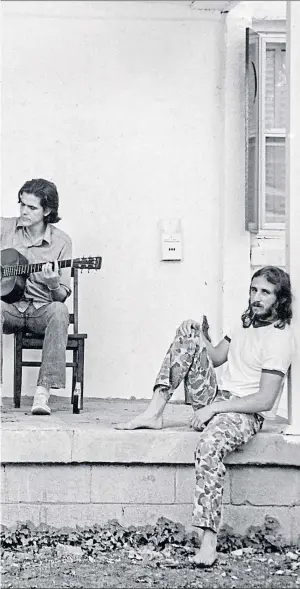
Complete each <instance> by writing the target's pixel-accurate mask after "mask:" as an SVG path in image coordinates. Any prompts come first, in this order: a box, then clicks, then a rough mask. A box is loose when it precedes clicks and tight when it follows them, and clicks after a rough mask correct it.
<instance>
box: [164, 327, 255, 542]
mask: <svg viewBox="0 0 300 589" xmlns="http://www.w3.org/2000/svg"><path fill="white" fill-rule="evenodd" d="M182 380H183V381H184V388H185V393H186V396H187V398H188V399H189V400H190V402H191V404H192V407H193V409H194V410H195V411H196V410H197V409H199V408H201V407H203V406H205V405H208V404H209V403H212V402H213V401H218V400H223V399H230V398H231V397H232V396H233V395H232V393H230V392H229V391H220V390H218V387H217V379H216V374H215V370H214V367H213V364H212V361H211V359H210V358H209V356H208V353H207V349H206V345H205V340H204V339H203V337H202V334H201V331H196V330H193V333H192V335H191V336H190V337H184V336H178V335H176V337H175V339H174V340H173V342H172V344H171V346H170V347H169V349H168V351H167V354H166V356H165V358H164V361H163V363H162V366H161V369H160V371H159V373H158V376H157V379H156V381H155V386H154V390H156V389H157V388H159V391H160V393H161V394H162V395H163V397H164V398H165V399H166V400H167V401H169V400H170V398H171V396H172V394H173V391H174V390H175V389H176V388H177V387H178V386H179V384H180V383H181V382H182ZM263 421H264V420H263V417H261V416H260V415H258V414H253V413H234V412H231V413H218V414H217V415H215V416H214V417H213V418H212V419H211V420H210V421H209V422H208V423H207V424H206V425H205V426H203V427H202V429H201V431H200V432H199V440H198V444H197V447H196V450H195V468H196V490H195V496H194V510H193V525H194V526H197V527H201V528H210V529H212V530H213V531H214V532H217V531H218V529H219V526H220V522H221V513H222V497H223V487H224V476H225V466H224V463H223V459H224V457H225V456H226V454H227V453H228V452H232V451H233V450H235V449H236V448H238V446H240V445H242V444H245V443H246V442H248V441H249V440H250V439H251V438H252V437H253V436H254V435H255V434H256V433H257V432H258V431H259V430H260V429H261V427H262V424H263Z"/></svg>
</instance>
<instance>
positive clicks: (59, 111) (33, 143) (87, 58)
mask: <svg viewBox="0 0 300 589" xmlns="http://www.w3.org/2000/svg"><path fill="white" fill-rule="evenodd" d="M2 35H3V49H2V62H3V70H2V77H3V90H2V133H3V134H2V195H3V198H2V214H4V215H13V214H17V211H18V207H17V200H16V195H17V191H18V189H19V187H20V186H21V185H22V184H23V182H24V181H25V180H27V179H29V178H33V177H39V176H40V177H46V178H49V179H51V180H53V181H54V182H55V183H56V184H57V186H58V189H59V192H60V198H61V214H62V217H63V220H62V221H61V223H60V226H61V228H62V229H65V230H66V231H67V232H69V233H70V234H71V235H72V237H73V240H74V253H75V255H83V254H95V255H96V254H99V255H102V256H103V269H102V270H101V271H100V272H98V273H91V274H89V275H87V274H82V275H81V279H80V281H81V296H80V327H81V329H82V330H83V331H86V332H87V333H88V340H87V350H86V394H87V395H90V396H105V397H106V396H112V397H130V396H131V395H134V396H136V397H149V396H151V387H152V383H153V379H154V377H155V374H156V371H157V369H158V367H159V365H160V362H161V359H162V355H163V353H164V352H165V351H166V348H167V345H168V343H169V340H170V338H171V337H172V336H173V333H174V329H175V327H176V326H177V325H178V324H179V322H180V321H182V320H183V319H184V318H187V317H195V318H198V317H200V316H201V314H202V313H203V312H205V313H207V315H208V317H209V319H210V322H211V323H212V325H213V329H212V333H213V335H215V336H218V335H219V333H220V330H221V325H220V320H219V314H218V312H219V307H220V305H219V303H220V296H221V295H220V293H221V282H220V259H221V258H220V257H221V255H222V251H221V248H220V245H219V241H218V231H219V221H220V217H219V214H220V207H219V204H220V202H219V201H220V195H221V193H220V179H221V173H220V171H221V170H222V160H223V149H222V145H223V115H222V91H221V86H220V81H221V58H222V52H221V49H222V42H223V24H222V21H221V19H220V18H214V17H213V16H212V15H205V14H204V15H203V14H202V13H200V12H199V11H193V10H191V9H190V8H189V7H187V6H186V5H178V3H176V4H175V5H172V3H162V4H159V3H157V2H141V3H140V2H99V3H97V2H87V1H85V2H76V3H75V2H42V3H39V2H35V3H34V2H33V3H31V2H26V3H23V2H21V3H19V2H13V3H11V2H4V3H2ZM174 217H175V218H180V219H181V220H182V227H183V243H184V259H183V261H182V262H175V263H170V262H161V261H160V253H159V230H158V226H159V220H160V219H162V218H167V219H168V218H174ZM5 339H6V348H5V373H4V374H5V379H4V387H5V388H4V393H5V394H8V395H10V394H11V388H12V376H11V375H12V341H11V340H12V338H8V337H7V338H5ZM36 373H37V372H36V370H35V369H27V370H24V393H26V392H29V393H31V394H32V392H33V387H34V385H35V381H36ZM67 394H69V392H67Z"/></svg>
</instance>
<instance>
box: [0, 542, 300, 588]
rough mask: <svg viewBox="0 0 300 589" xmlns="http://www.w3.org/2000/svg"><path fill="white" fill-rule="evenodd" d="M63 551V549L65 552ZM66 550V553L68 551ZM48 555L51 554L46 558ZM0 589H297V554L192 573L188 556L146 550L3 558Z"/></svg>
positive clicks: (247, 556) (229, 558)
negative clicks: (147, 588) (139, 588)
mask: <svg viewBox="0 0 300 589" xmlns="http://www.w3.org/2000/svg"><path fill="white" fill-rule="evenodd" d="M67 548H68V547H67ZM69 548H70V547H69ZM50 552H51V553H50ZM1 569H2V583H1V586H2V588H3V589H9V588H16V589H17V588H18V589H19V588H20V589H21V588H22V589H23V588H24V589H25V588H26V589H27V588H29V587H30V588H32V589H33V588H38V589H42V588H49V587H53V588H60V589H61V588H64V587H70V588H74V589H75V588H76V589H79V588H82V589H90V588H98V589H100V588H102V587H103V588H104V587H115V588H121V587H122V588H123V587H124V588H126V589H129V588H130V589H131V588H136V587H157V588H160V587H170V588H179V587H185V588H188V587H191V588H192V587H197V588H210V589H211V588H214V587H216V588H221V587H222V588H226V587H232V588H237V589H238V588H246V587H251V588H262V587H270V588H274V589H275V588H278V589H279V588H280V589H282V588H283V587H287V588H291V587H293V588H299V589H300V551H297V550H295V551H291V550H287V551H285V552H284V553H282V554H277V553H272V554H270V553H269V554H264V555H263V554H259V553H256V554H255V553H253V552H251V551H248V552H247V551H246V552H244V551H242V553H241V555H239V552H238V554H236V553H234V552H233V553H231V554H222V555H220V558H219V560H218V563H217V564H216V565H215V566H214V567H212V568H210V569H199V568H195V567H194V566H193V565H191V564H190V562H189V555H188V554H182V553H181V554H180V553H179V554H177V555H175V556H174V554H172V555H171V554H170V551H168V550H166V551H165V552H164V553H163V554H162V553H159V554H155V553H154V552H153V551H150V550H148V549H144V550H141V551H139V552H136V551H134V550H124V549H122V550H116V551H113V552H111V553H110V554H109V555H106V554H103V555H98V556H96V557H91V556H82V555H81V554H77V555H76V554H72V552H71V553H69V554H68V550H67V549H66V546H64V545H59V546H58V547H57V548H56V549H55V550H54V551H51V549H50V551H49V550H47V549H43V550H42V551H41V552H40V553H39V554H38V555H33V554H32V553H30V552H17V553H13V552H4V554H3V556H2V565H1Z"/></svg>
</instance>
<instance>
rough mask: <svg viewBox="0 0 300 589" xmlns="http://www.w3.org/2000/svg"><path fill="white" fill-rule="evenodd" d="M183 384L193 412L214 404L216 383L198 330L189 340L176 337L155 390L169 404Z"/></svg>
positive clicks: (213, 371)
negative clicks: (174, 393) (157, 390)
mask: <svg viewBox="0 0 300 589" xmlns="http://www.w3.org/2000/svg"><path fill="white" fill-rule="evenodd" d="M182 380H184V389H185V393H186V395H187V398H188V399H189V400H190V402H191V404H192V406H193V409H194V410H195V411H196V409H200V407H204V406H205V405H208V404H209V403H212V402H213V400H214V398H215V396H216V392H217V379H216V374H215V370H214V367H213V364H212V361H211V359H210V358H209V356H208V353H207V349H206V345H205V340H204V339H203V336H202V333H201V331H200V330H194V329H193V330H192V335H191V336H190V337H186V336H180V335H178V334H176V336H175V338H174V340H173V342H172V343H171V345H170V347H169V349H168V351H167V354H166V356H165V358H164V361H163V363H162V366H161V369H160V371H159V373H158V376H157V379H156V381H155V385H154V390H156V389H157V388H159V390H160V392H161V394H162V395H163V396H164V398H165V399H166V400H167V401H169V400H170V398H171V397H172V394H173V392H174V390H175V389H176V388H177V387H178V386H179V385H180V383H181V382H182Z"/></svg>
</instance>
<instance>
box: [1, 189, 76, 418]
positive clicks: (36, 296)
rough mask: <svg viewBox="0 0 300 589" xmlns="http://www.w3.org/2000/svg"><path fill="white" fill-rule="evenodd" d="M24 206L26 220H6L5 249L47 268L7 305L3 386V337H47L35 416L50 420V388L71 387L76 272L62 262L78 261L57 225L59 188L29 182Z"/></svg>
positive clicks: (23, 196) (29, 279)
mask: <svg viewBox="0 0 300 589" xmlns="http://www.w3.org/2000/svg"><path fill="white" fill-rule="evenodd" d="M18 201H19V204H20V216H19V217H13V218H2V220H1V250H4V249H5V248H14V249H15V250H17V252H19V253H20V254H22V255H23V256H26V258H27V260H28V261H29V263H30V264H34V263H37V262H39V263H41V262H45V263H44V264H43V265H42V266H41V271H40V272H34V273H31V274H30V275H29V276H28V277H27V280H26V282H25V288H24V292H23V293H22V294H21V296H20V298H19V300H15V301H14V302H7V300H6V301H5V300H1V383H2V333H14V332H15V331H19V330H21V329H26V330H28V331H30V332H33V333H38V334H44V343H43V353H42V364H41V367H40V370H39V376H38V380H37V387H36V392H35V395H34V400H33V405H32V409H31V413H32V414H33V415H50V414H51V409H50V407H49V405H48V400H49V396H50V389H51V388H54V389H59V388H64V387H65V380H66V345H67V338H68V325H69V311H68V308H67V306H66V305H65V304H64V301H65V300H66V299H67V297H68V296H69V295H70V293H71V291H70V278H71V271H70V268H64V269H60V270H59V264H58V260H63V259H65V258H71V257H72V242H71V239H70V237H69V236H68V235H67V234H66V233H64V232H63V231H61V230H60V229H58V228H57V227H56V226H55V223H57V222H58V221H59V220H60V217H59V216H58V206H59V197H58V192H57V188H56V186H55V184H53V183H52V182H49V181H48V180H43V179H36V180H29V181H27V182H25V184H24V185H23V186H22V188H21V189H20V190H19V193H18ZM49 260H53V262H52V261H51V262H50V261H49ZM1 296H2V295H1ZM3 298H4V299H5V297H2V299H3Z"/></svg>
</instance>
